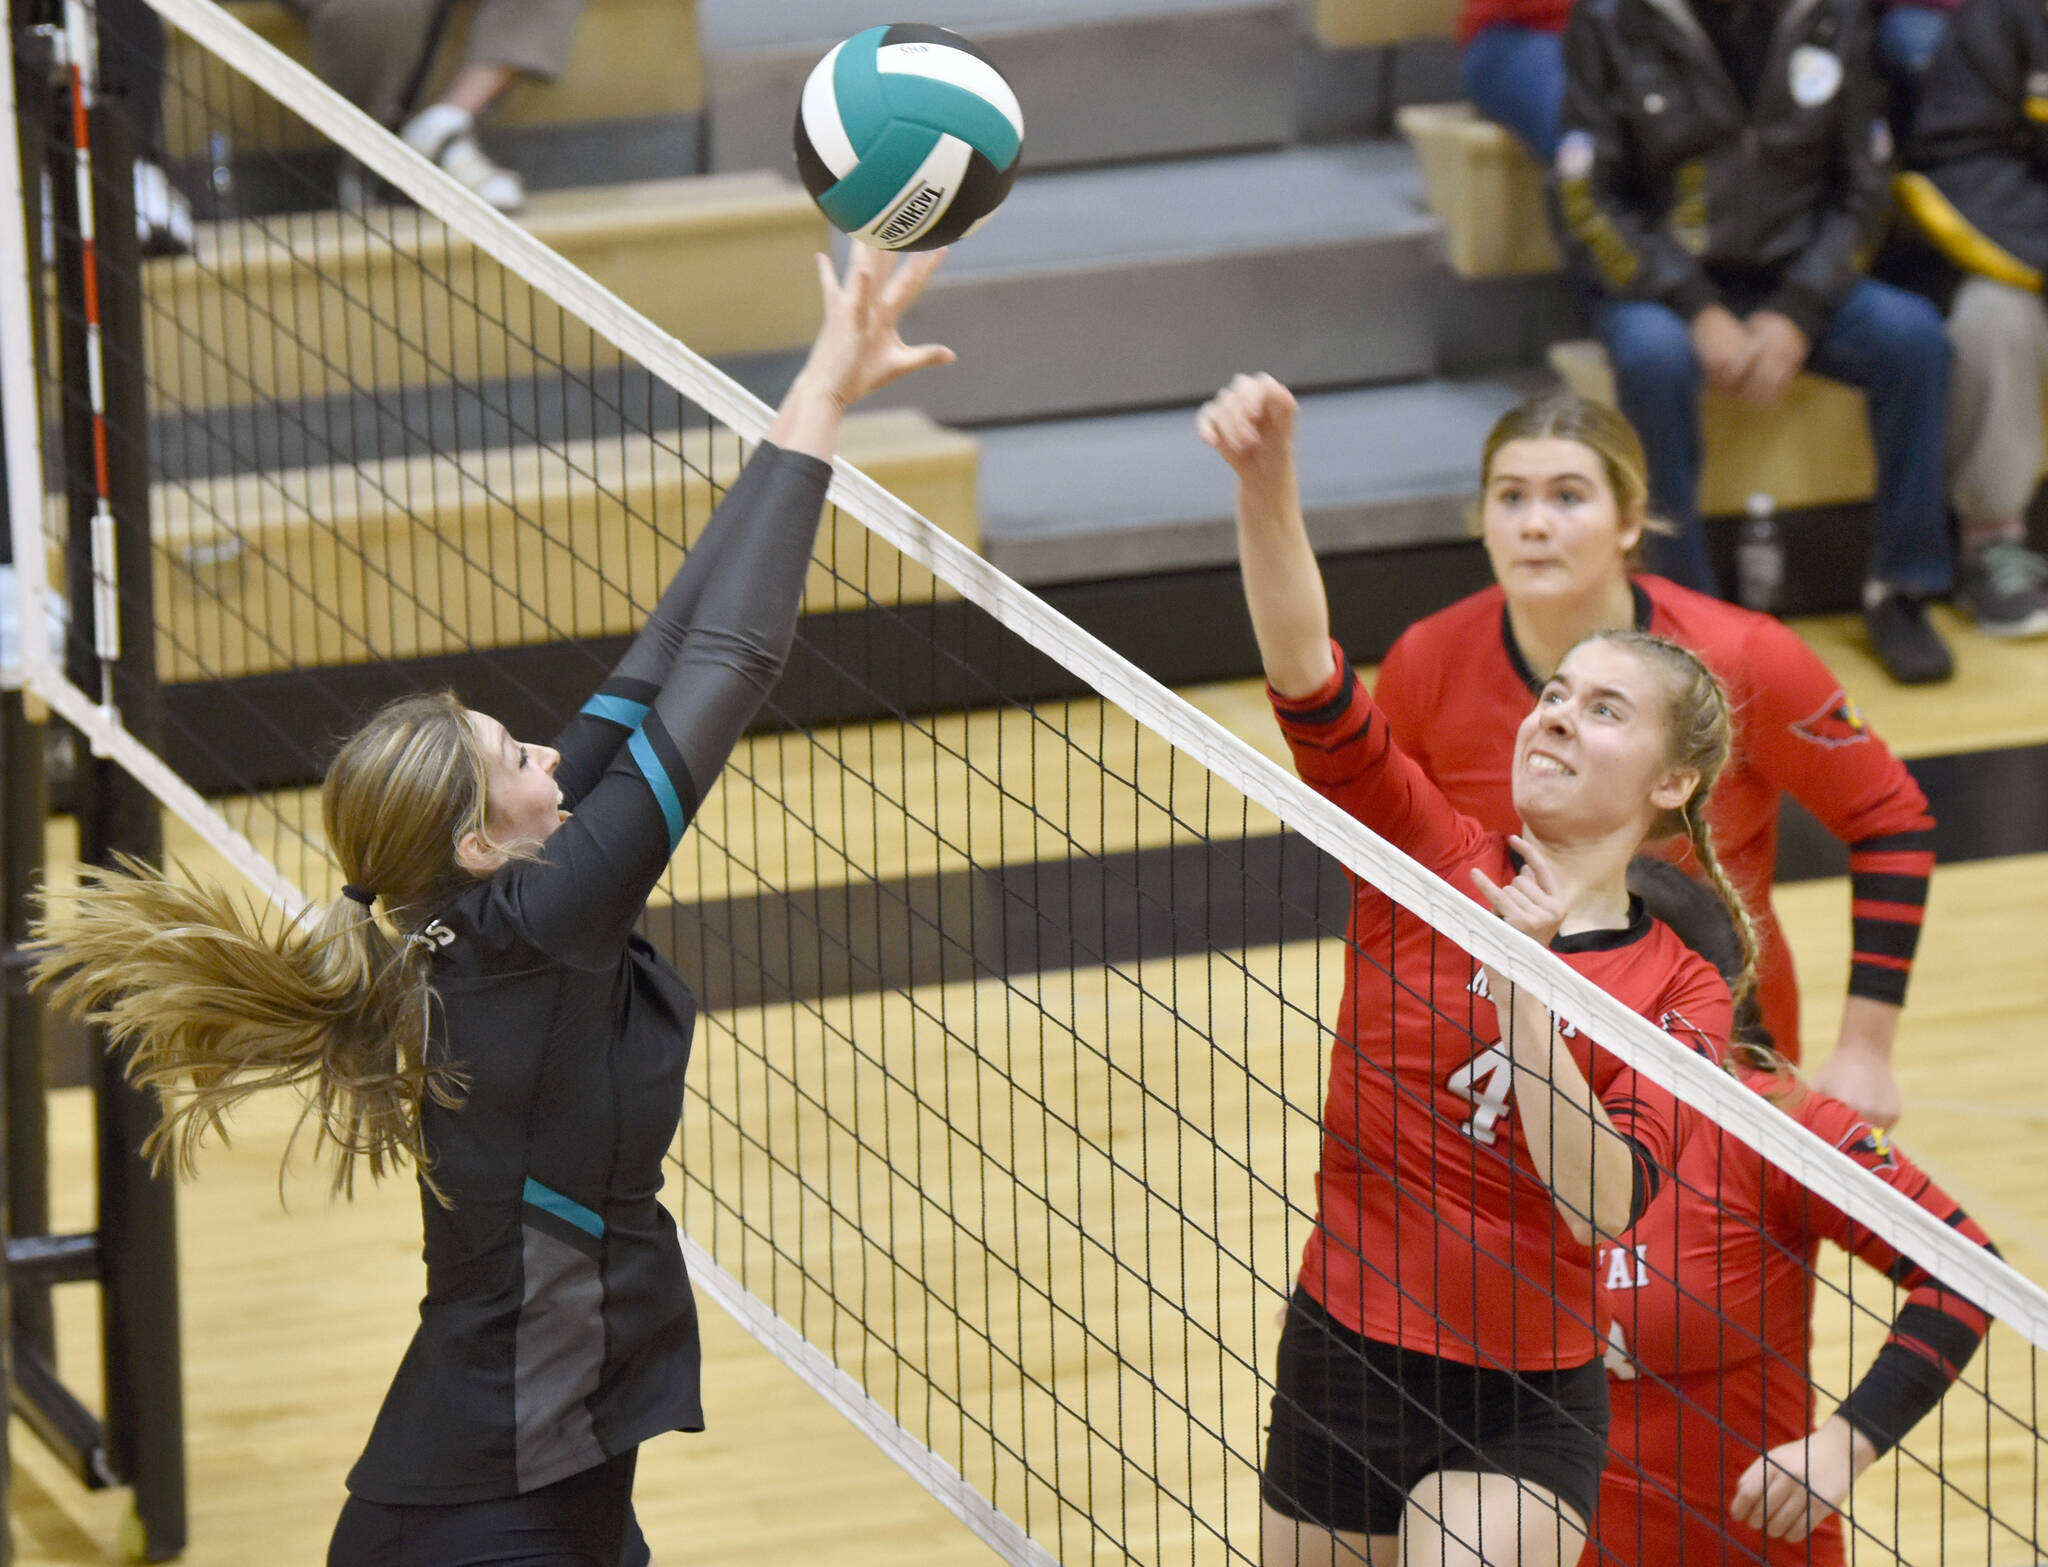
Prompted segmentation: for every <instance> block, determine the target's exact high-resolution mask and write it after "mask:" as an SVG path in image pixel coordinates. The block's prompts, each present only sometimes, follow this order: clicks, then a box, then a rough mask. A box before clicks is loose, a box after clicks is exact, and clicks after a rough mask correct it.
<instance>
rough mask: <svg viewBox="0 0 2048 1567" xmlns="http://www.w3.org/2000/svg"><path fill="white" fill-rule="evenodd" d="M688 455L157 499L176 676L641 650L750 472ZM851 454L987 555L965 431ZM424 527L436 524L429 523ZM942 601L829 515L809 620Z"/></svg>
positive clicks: (589, 445) (610, 442)
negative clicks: (525, 649)
mask: <svg viewBox="0 0 2048 1567" xmlns="http://www.w3.org/2000/svg"><path fill="white" fill-rule="evenodd" d="M677 444H678V438H677V437H674V436H670V437H667V438H665V439H664V441H663V446H665V447H667V448H668V449H667V450H663V449H662V448H661V447H657V446H656V445H655V443H654V442H653V441H651V440H649V439H648V438H646V437H638V438H631V437H629V438H626V439H623V440H622V439H620V438H618V437H611V438H608V439H604V440H597V441H579V442H571V443H568V444H567V445H565V446H562V447H553V448H549V449H547V450H545V451H543V450H540V449H537V448H532V447H526V448H509V449H504V450H498V451H491V452H468V453H462V454H459V455H443V454H427V455H421V456H417V457H409V458H392V459H388V460H386V461H383V462H374V463H363V464H342V465H336V466H333V467H324V468H306V469H298V470H294V471H289V472H267V473H250V474H243V475H238V476H235V477H231V478H223V479H216V480H200V481H191V482H187V483H184V484H176V485H172V484H166V485H161V486H159V487H158V488H157V491H156V493H155V496H154V497H153V500H152V507H153V512H154V515H153V518H152V528H153V532H154V536H155V539H156V542H157V546H158V560H157V570H156V613H157V628H158V630H157V638H158V646H157V664H158V668H159V671H160V673H161V675H162V678H163V679H164V680H165V681H167V682H185V681H202V680H218V679H228V678H232V677H235V676H239V675H253V674H266V673H271V672H275V671H279V670H286V669H292V668H300V667H309V666H329V667H331V666H334V665H345V664H351V663H360V662H364V661H366V660H370V659H372V658H377V659H383V658H413V657H424V656H430V655H433V654H440V653H459V652H464V651H468V650H469V649H471V648H479V647H483V648H504V647H520V646H531V645H534V644H537V643H546V642H555V641H560V640H562V639H564V638H568V637H601V636H615V635H627V634H630V633H632V632H633V631H636V630H637V629H638V628H639V626H640V624H641V622H642V621H643V620H644V619H645V616H646V613H647V608H648V605H649V604H650V603H651V602H652V600H653V597H654V595H655V594H656V593H658V592H659V590H660V586H661V584H662V583H663V582H665V581H666V580H667V578H668V575H669V574H670V573H671V572H673V571H674V569H675V567H676V566H677V565H678V564H679V563H680V562H681V559H682V552H681V550H680V549H679V548H678V545H677V540H676V538H675V533H676V532H677V531H686V532H687V536H688V537H690V538H694V537H696V535H697V534H698V532H699V531H700V530H701V529H702V528H703V526H704V525H705V523H707V522H708V521H709V520H710V517H711V510H712V494H711V484H710V480H709V478H707V474H710V475H715V476H716V478H717V480H718V482H719V484H720V485H721V486H723V485H727V484H730V483H731V481H732V480H733V478H734V477H736V476H737V474H738V470H739V461H740V455H739V451H738V447H737V443H736V442H735V441H733V440H732V439H731V438H730V437H729V436H725V435H721V436H720V438H719V439H718V440H716V441H715V442H714V441H712V440H710V439H709V437H707V436H706V434H705V433H704V432H703V431H693V432H691V433H689V434H688V435H685V436H682V437H680V449H681V451H682V453H683V460H681V461H678V460H677V458H676V457H675V456H674V450H675V448H676V446H677ZM840 450H841V452H842V453H843V454H844V455H845V456H846V458H847V459H848V460H849V461H851V462H853V463H855V464H857V465H858V466H859V467H861V468H862V469H864V470H865V471H866V472H867V473H868V474H869V475H871V476H872V477H873V478H874V479H875V480H876V481H877V482H879V483H881V484H882V485H884V486H886V487H887V488H888V489H890V490H891V491H893V492H894V493H895V494H897V495H899V496H901V497H902V498H903V500H904V501H906V502H907V503H908V504H909V505H911V506H912V507H914V508H916V509H917V510H918V511H919V512H921V513H923V514H924V515H925V516H926V517H928V518H930V519H931V521H932V522H933V523H934V524H936V525H937V526H938V527H940V528H943V529H944V530H945V531H946V532H948V533H950V534H952V535H953V536H954V537H955V538H958V539H960V540H962V541H963V542H964V543H966V544H968V545H970V546H974V547H979V543H980V522H979V517H978V513H977V508H976V494H975V479H976V471H977V466H978V461H979V453H980V447H979V444H978V443H977V442H976V441H975V440H974V438H973V437H972V436H969V435H963V434H961V433H960V432H958V431H954V430H946V429H942V428H940V427H939V426H938V425H935V424H933V423H932V421H931V420H930V419H928V418H927V417H925V416H924V415H923V414H920V413H914V412H908V411H889V412H881V413H856V414H854V415H852V416H850V417H849V418H848V419H847V421H846V426H845V432H844V436H843V438H842V440H841V442H840ZM507 496H517V497H518V499H519V504H520V512H521V513H522V514H523V515H522V516H515V515H514V514H513V511H512V509H511V508H510V507H509V506H508V505H507V504H506V503H505V500H504V497H507ZM422 510H424V511H427V512H428V513H429V514H430V518H431V521H430V523H422V522H421V521H418V520H416V519H415V513H418V512H420V511H422ZM650 522H651V524H652V525H650ZM629 586H630V588H631V589H632V595H629V593H628V591H627V589H628V587H629ZM932 586H933V585H932V579H931V576H930V574H929V573H928V572H926V571H925V570H923V569H922V568H921V567H917V566H914V565H910V564H908V563H905V562H904V561H903V558H902V557H901V556H899V555H898V554H897V553H896V552H895V551H894V550H892V549H891V548H889V547H888V546H887V545H885V544H882V543H880V542H878V541H877V540H876V539H875V538H874V536H873V535H872V534H871V533H869V532H868V530H867V529H866V528H865V527H864V526H862V525H861V524H860V523H858V522H855V521H853V520H852V519H850V518H847V517H844V516H842V515H841V514H839V513H838V512H836V511H834V512H832V513H830V514H829V515H828V519H827V522H826V525H825V528H824V530H823V532H822V534H821V535H820V538H819V541H818V550H817V561H816V563H814V564H813V566H812V568H811V576H810V581H809V583H808V585H807V587H806V590H805V597H804V608H805V610H806V611H807V612H809V613H822V612H827V611H832V610H847V609H859V608H863V607H866V606H867V605H869V604H872V603H884V604H893V603H899V602H907V603H920V602H925V601H928V600H929V599H930V597H931V595H932ZM635 596H637V597H638V599H639V602H638V603H636V602H634V597H635ZM944 596H947V597H951V596H953V595H951V593H950V592H947V593H945V595H944Z"/></svg>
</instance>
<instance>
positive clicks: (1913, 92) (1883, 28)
mask: <svg viewBox="0 0 2048 1567" xmlns="http://www.w3.org/2000/svg"><path fill="white" fill-rule="evenodd" d="M1947 36H1948V13H1947V12H1946V11H1941V10H1937V9H1936V8H1935V7H1933V6H1928V5H1892V6H1887V7H1885V8H1884V10H1883V11H1882V13H1881V14H1880V15H1879V16H1878V18H1877V42H1876V57H1877V69H1878V72H1879V74H1880V75H1882V76H1883V77H1884V80H1885V86H1886V88H1887V89H1888V90H1889V91H1890V94H1891V116H1890V118H1891V125H1892V130H1893V132H1894V133H1895V134H1896V135H1897V136H1898V138H1899V139H1900V140H1901V141H1903V140H1904V139H1905V136H1906V133H1907V131H1909V130H1911V129H1912V125H1913V114H1914V111H1915V110H1917V109H1918V108H1919V107H1920V78H1921V77H1923V76H1925V75H1926V74H1927V67H1928V66H1930V65H1932V64H1933V63H1934V57H1935V55H1936V54H1937V53H1939V52H1940V49H1941V43H1942V40H1943V39H1944V38H1946V37H1947Z"/></svg>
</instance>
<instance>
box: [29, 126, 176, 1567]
mask: <svg viewBox="0 0 2048 1567" xmlns="http://www.w3.org/2000/svg"><path fill="white" fill-rule="evenodd" d="M90 135H91V137H92V140H93V146H92V157H93V197H94V209H95V210H94V214H93V217H94V227H95V230H96V232H97V236H98V245H99V251H100V255H99V260H100V267H99V285H100V286H99V317H100V327H101V342H102V345H103V352H104V356H105V357H104V376H103V383H104V400H105V410H106V418H105V441H106V453H107V463H106V473H107V497H106V499H107V503H108V506H109V509H110V510H111V511H112V513H113V517H114V550H115V559H116V568H117V573H118V577H119V581H120V594H119V598H118V619H119V634H120V641H119V645H120V650H121V656H120V659H119V662H118V664H116V665H115V666H113V670H112V683H111V686H110V687H109V688H108V689H109V690H110V692H111V695H112V696H113V699H114V703H115V706H116V708H117V710H118V712H119V714H120V722H121V725H122V727H123V728H124V729H125V730H127V732H128V733H129V734H130V735H132V736H133V737H134V738H135V739H136V740H138V741H140V742H141V743H142V744H143V745H144V746H146V747H149V748H151V749H152V750H155V749H158V748H159V747H160V746H161V740H162V735H161V731H162V715H161V699H160V694H159V691H158V688H157V678H156V631H155V626H154V624H153V620H154V608H153V606H154V597H153V592H152V585H153V572H152V562H151V545H150V524H149V490H150V481H149V451H148V428H149V426H148V419H149V400H148V382H147V376H146V374H145V370H144V363H143V342H144V315H143V300H142V257H141V248H140V245H139V242H138V240H137V236H136V231H135V206H134V189H135V186H134V160H135V138H134V133H133V131H132V129H131V127H130V126H129V125H128V123H127V119H126V116H125V114H124V113H123V112H122V110H121V106H120V105H118V104H107V103H102V104H98V105H95V107H94V109H93V111H92V115H91V119H90ZM68 184H69V182H68V181H65V180H62V179H59V180H57V181H56V182H55V185H56V187H57V189H58V190H60V191H61V190H63V189H64V188H66V187H67V186H68ZM59 226H60V229H62V228H63V227H65V225H63V224H61V223H60V225H59ZM65 270H66V272H67V273H68V272H69V270H70V269H68V268H67V269H65ZM65 286H66V287H67V289H75V287H76V285H75V284H73V283H71V282H69V281H67V283H66V285H65ZM83 327H84V323H83V319H82V317H81V318H78V319H76V320H74V319H73V318H72V317H71V314H70V311H69V310H68V309H67V311H66V321H65V334H64V335H65V344H64V378H65V385H66V394H65V399H64V401H65V421H64V422H65V438H66V448H67V454H68V456H69V459H70V460H69V461H68V462H67V464H66V466H67V470H68V477H69V478H70V480H71V484H70V497H69V499H70V525H71V526H70V538H71V550H70V561H69V569H68V573H67V575H68V576H69V578H70V583H71V595H72V596H71V602H72V604H73V625H74V627H81V626H82V628H83V631H84V635H83V636H82V637H81V636H76V635H74V636H73V637H72V638H71V639H70V648H69V654H70V656H69V660H68V662H69V663H70V664H71V666H72V667H71V670H70V673H71V675H72V677H73V681H74V683H75V684H77V685H78V686H80V687H81V688H83V689H85V690H89V691H90V690H99V689H102V681H101V678H100V675H99V671H98V658H97V655H96V654H95V652H94V641H95V638H94V635H93V632H94V630H95V629H96V628H94V627H93V626H92V625H91V624H90V620H91V616H92V613H93V610H94V607H95V606H94V596H93V593H92V591H91V579H92V567H93V562H92V558H91V552H90V539H91V532H92V518H93V514H94V511H95V509H96V506H97V503H98V497H97V495H95V494H94V493H93V492H94V481H93V475H94V471H95V470H94V466H93V463H92V456H91V453H92V448H91V445H90V441H91V439H92V414H91V408H90V405H89V402H87V401H86V383H85V376H86V362H85V359H84V354H85V351H86V348H87V344H86V342H85V333H84V329H83ZM81 402H86V406H84V407H83V408H81V407H80V404H81ZM81 425H82V426H83V432H84V438H85V441H86V443H87V444H86V445H85V447H84V450H83V451H82V452H81V451H80V450H79V448H78V446H77V445H76V444H75V443H76V442H77V440H78V435H79V426H81ZM81 458H82V459H83V462H82V463H81V461H80V459H81ZM81 576H82V577H83V585H84V588H85V591H83V592H82V593H81V591H80V587H81ZM80 665H84V666H85V667H84V668H83V669H81V668H80V667H78V666H80ZM80 675H84V677H85V678H83V679H79V678H78V677H79V676H80ZM77 794H78V805H77V810H78V839H79V860H80V862H81V863H83V864H87V865H109V864H111V863H113V861H114V857H115V856H116V855H124V854H125V855H132V856H135V857H136V858H139V859H144V860H149V861H161V860H162V858H163V850H164V837H163V820H162V817H161V814H160V812H159V809H158V806H157V803H156V800H155V797H154V796H153V795H152V794H151V793H150V792H149V790H148V789H146V788H145V787H144V786H143V785H142V784H141V783H139V782H138V781H137V780H136V779H135V778H134V777H133V776H132V775H131V774H130V773H129V772H128V771H127V770H126V769H124V768H123V767H121V766H120V765H119V764H118V763H116V762H115V761H113V760H112V759H110V758H108V757H105V756H99V755H84V754H82V755H81V757H80V760H79V767H78V786H77ZM92 1044H93V1047H94V1048H93V1049H92V1052H91V1057H92V1082H93V1090H94V1103H95V1107H96V1115H97V1122H98V1134H99V1136H98V1142H99V1170H98V1174H99V1236H100V1255H101V1259H102V1272H101V1290H100V1322H101V1347H102V1354H103V1359H104V1364H105V1373H106V1442H107V1451H108V1453H109V1455H110V1457H111V1459H112V1462H113V1466H114V1469H115V1471H116V1472H117V1473H118V1474H119V1475H120V1476H121V1477H122V1479H123V1480H125V1481H126V1482H127V1484H128V1485H129V1486H130V1487H131V1489H132V1492H133V1500H134V1512H133V1514H132V1515H131V1517H130V1519H129V1521H128V1529H129V1535H130V1537H129V1539H128V1541H127V1542H126V1543H127V1545H128V1548H129V1551H130V1554H131V1555H132V1556H134V1557H136V1558H137V1559H139V1560H145V1561H164V1560H168V1559H169V1558H171V1557H173V1556H176V1555H178V1554H179V1553H180V1552H182V1551H183V1550H184V1548H185V1537H186V1516H185V1438H184V1378H183V1368H182V1365H181V1362H180V1352H179V1331H178V1323H179V1302H178V1236H177V1212H176V1198H175V1191H174V1188H173V1186H172V1183H171V1182H170V1180H169V1179H168V1178H163V1177H158V1176H156V1175H155V1174H153V1173H152V1171H151V1169H150V1166H149V1161H148V1160H147V1159H145V1158H144V1157H143V1155H142V1151H141V1149H142V1142H143V1139H144V1138H146V1137H147V1136H148V1135H149V1132H150V1131H151V1129H152V1128H153V1127H154V1126H155V1125H156V1122H157V1112H156V1107H155V1105H154V1103H153V1102H152V1101H151V1099H150V1098H149V1096H148V1095H147V1094H146V1093H144V1092H143V1091H142V1090H140V1089H138V1088H136V1087H135V1086H134V1085H132V1084H130V1083H129V1082H128V1080H127V1078H126V1076H125V1075H124V1073H123V1071H122V1063H121V1062H120V1061H119V1060H117V1059H116V1058H115V1056H114V1053H113V1052H112V1051H111V1050H109V1049H108V1048H107V1040H106V1038H105V1036H104V1034H103V1033H102V1032H101V1031H99V1030H97V1029H95V1030H94V1031H93V1037H92Z"/></svg>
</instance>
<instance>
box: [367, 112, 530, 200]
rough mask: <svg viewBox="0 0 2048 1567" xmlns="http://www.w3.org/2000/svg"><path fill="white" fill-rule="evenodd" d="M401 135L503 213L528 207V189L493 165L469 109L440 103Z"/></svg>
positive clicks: (500, 166)
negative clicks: (477, 133)
mask: <svg viewBox="0 0 2048 1567" xmlns="http://www.w3.org/2000/svg"><path fill="white" fill-rule="evenodd" d="M398 134H399V136H400V137H402V138H403V139H404V140H405V142H406V143H407V145H409V146H411V147H412V148H413V149H414V150H415V151H417V152H419V153H420V154H421V155H422V156H424V157H426V158H428V159H430V160H432V161H433V162H435V163H438V164H439V165H440V166H441V168H442V169H443V170H444V171H445V172H446V173H448V174H450V175H452V176H453V177H454V178H455V179H456V180H457V181H458V182H459V183H461V184H463V185H466V186H468V187H469V188H470V189H471V190H473V191H475V192H476V193H477V195H479V196H481V197H482V198H483V199H484V200H485V201H488V202H489V203H490V204H491V205H492V206H494V207H496V208H497V209H498V210H499V211H500V212H517V211H518V210H519V209H520V208H521V207H523V206H524V205H525V204H526V186H525V185H524V184H523V183H522V182H521V180H520V178H519V176H518V175H517V174H514V173H513V172H512V171H511V170H510V169H508V168H506V167H505V166H504V165H503V164H501V163H494V162H492V161H491V158H490V155H489V154H487V153H486V152H485V151H484V150H483V148H482V147H481V146H479V145H478V144H477V139H476V121H475V120H473V119H472V118H470V115H469V112H468V111H467V110H465V109H458V108H456V107H455V106H454V105H453V104H449V103H437V104H435V105H434V106H433V107H432V108H431V109H422V110H421V111H420V112H419V113H418V114H416V115H414V116H413V117H412V118H411V119H410V120H408V121H407V122H406V124H405V128H404V129H403V130H401V131H400V132H399V133H398Z"/></svg>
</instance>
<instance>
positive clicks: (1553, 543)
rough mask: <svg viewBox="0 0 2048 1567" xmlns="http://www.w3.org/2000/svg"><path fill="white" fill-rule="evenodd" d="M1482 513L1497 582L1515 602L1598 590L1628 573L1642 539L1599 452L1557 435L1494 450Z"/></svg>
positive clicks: (1574, 596) (1573, 595)
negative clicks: (1623, 509) (1630, 556)
mask: <svg viewBox="0 0 2048 1567" xmlns="http://www.w3.org/2000/svg"><path fill="white" fill-rule="evenodd" d="M1480 515H1481V520H1482V522H1483V524H1484V531H1485V536H1486V554H1487V558H1488V559H1489V560H1490V561H1491V562H1492V564H1493V575H1494V580H1495V581H1497V582H1499V583H1500V585H1501V587H1502V588H1503V589H1504V590H1505V591H1506V593H1507V595H1508V597H1509V598H1510V599H1527V600H1531V601H1533V600H1537V599H1573V598H1583V597H1587V596H1590V595H1592V594H1596V593H1599V592H1600V591H1601V590H1602V589H1604V588H1607V587H1609V586H1611V585H1612V584H1613V583H1614V582H1615V581H1616V580H1617V579H1619V578H1620V577H1622V576H1624V575H1625V574H1626V573H1627V570H1628V552H1629V551H1630V550H1632V549H1634V548H1635V546H1636V542H1637V540H1639V539H1640V538H1641V537H1642V534H1643V529H1642V524H1641V523H1640V522H1639V521H1637V520H1635V519H1633V518H1629V517H1624V516H1623V515H1622V512H1621V507H1620V504H1619V502H1617V501H1616V500H1615V497H1614V487H1613V486H1612V485H1611V484H1609V483H1608V482H1607V467H1606V465H1605V464H1604V463H1602V462H1601V460H1600V454H1599V453H1598V452H1596V451H1594V450H1593V448H1592V447H1590V446H1587V445H1584V444H1583V443H1581V442H1579V441H1567V440H1562V439H1559V438H1557V437H1554V436H1546V437H1544V438H1543V439H1541V440H1528V441H1509V442H1508V443H1507V444H1506V445H1505V446H1503V447H1502V448H1501V449H1500V450H1499V451H1498V452H1496V453H1494V457H1493V466H1492V468H1491V469H1489V470H1488V472H1487V476H1486V494H1485V497H1484V499H1483V502H1482V506H1481V513H1480Z"/></svg>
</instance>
